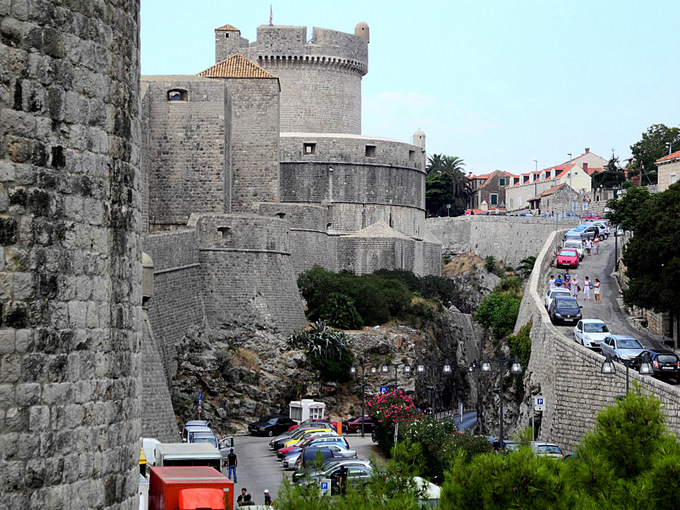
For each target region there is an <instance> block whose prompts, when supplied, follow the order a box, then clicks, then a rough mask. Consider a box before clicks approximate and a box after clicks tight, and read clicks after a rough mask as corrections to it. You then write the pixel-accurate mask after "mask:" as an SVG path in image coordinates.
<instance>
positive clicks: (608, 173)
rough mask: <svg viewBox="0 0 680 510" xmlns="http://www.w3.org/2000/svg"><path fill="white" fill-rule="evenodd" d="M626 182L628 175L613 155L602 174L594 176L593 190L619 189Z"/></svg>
mask: <svg viewBox="0 0 680 510" xmlns="http://www.w3.org/2000/svg"><path fill="white" fill-rule="evenodd" d="M625 180H626V174H625V173H624V172H623V170H622V169H621V166H620V165H619V158H617V157H616V156H614V155H613V154H612V157H611V159H610V160H609V163H607V164H606V165H605V167H604V168H603V170H602V171H601V172H595V173H593V175H592V181H591V182H592V186H593V188H599V187H603V188H617V187H619V186H621V184H623V182H624V181H625Z"/></svg>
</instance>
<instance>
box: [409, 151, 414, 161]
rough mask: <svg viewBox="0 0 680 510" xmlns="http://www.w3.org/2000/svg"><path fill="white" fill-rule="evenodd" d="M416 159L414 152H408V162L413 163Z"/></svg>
mask: <svg viewBox="0 0 680 510" xmlns="http://www.w3.org/2000/svg"><path fill="white" fill-rule="evenodd" d="M415 159H416V151H408V160H409V161H414V160H415Z"/></svg>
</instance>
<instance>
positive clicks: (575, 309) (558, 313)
mask: <svg viewBox="0 0 680 510" xmlns="http://www.w3.org/2000/svg"><path fill="white" fill-rule="evenodd" d="M548 315H549V316H550V321H551V322H552V323H553V324H557V323H558V322H564V323H565V324H573V323H575V322H577V321H580V320H581V318H582V316H581V307H580V306H579V304H578V301H576V299H575V298H573V297H562V296H558V297H556V298H555V299H553V300H552V301H551V303H550V306H549V307H548Z"/></svg>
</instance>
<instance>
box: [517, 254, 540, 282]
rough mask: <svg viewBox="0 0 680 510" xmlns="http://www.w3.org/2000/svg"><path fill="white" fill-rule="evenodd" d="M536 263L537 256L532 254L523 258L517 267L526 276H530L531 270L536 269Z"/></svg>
mask: <svg viewBox="0 0 680 510" xmlns="http://www.w3.org/2000/svg"><path fill="white" fill-rule="evenodd" d="M535 264H536V257H535V256H533V255H531V256H529V257H527V258H525V259H522V260H521V261H520V263H519V266H518V267H517V271H519V272H520V273H521V274H522V276H523V277H524V278H529V276H530V275H531V272H532V271H533V270H534V265H535Z"/></svg>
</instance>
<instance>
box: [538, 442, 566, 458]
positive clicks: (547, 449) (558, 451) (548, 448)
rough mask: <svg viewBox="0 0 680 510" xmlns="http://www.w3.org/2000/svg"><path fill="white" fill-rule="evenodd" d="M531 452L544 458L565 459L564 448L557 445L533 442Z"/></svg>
mask: <svg viewBox="0 0 680 510" xmlns="http://www.w3.org/2000/svg"><path fill="white" fill-rule="evenodd" d="M531 451H533V452H534V455H540V456H543V457H554V458H557V459H563V458H564V452H562V448H560V447H559V446H557V445H556V444H555V443H544V442H542V441H532V442H531Z"/></svg>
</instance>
